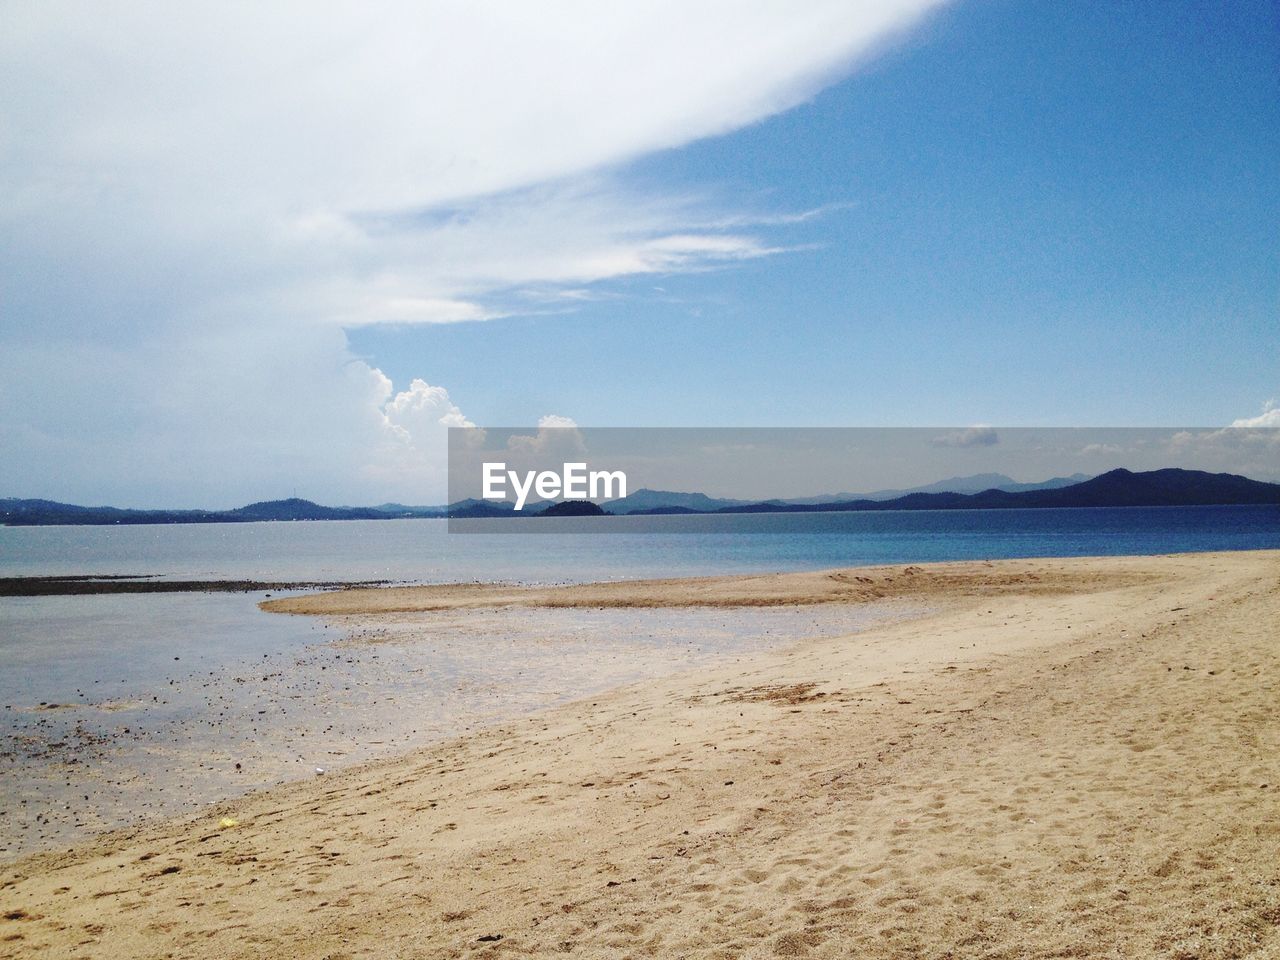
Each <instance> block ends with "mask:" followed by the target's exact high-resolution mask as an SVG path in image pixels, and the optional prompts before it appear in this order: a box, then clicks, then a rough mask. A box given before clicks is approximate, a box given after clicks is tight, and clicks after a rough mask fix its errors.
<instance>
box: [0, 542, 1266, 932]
mask: <svg viewBox="0 0 1280 960" xmlns="http://www.w3.org/2000/svg"><path fill="white" fill-rule="evenodd" d="M943 568H946V569H943ZM876 569H878V570H879V571H880V572H878V573H874V574H869V573H868V572H867V569H863V570H858V571H842V572H840V573H850V574H853V576H854V577H855V579H854V580H853V581H852V582H850V581H849V580H847V579H831V577H832V575H833V572H832V571H824V572H823V573H822V574H795V575H778V576H776V577H741V578H706V579H699V580H696V581H664V582H647V583H645V584H643V585H639V586H637V584H636V582H634V581H631V582H625V583H622V584H606V585H596V586H594V587H593V586H586V587H569V588H554V589H552V590H547V589H544V588H533V589H532V590H531V591H528V592H527V595H526V602H528V599H529V598H530V597H533V596H534V595H535V594H538V593H539V591H540V592H541V596H540V599H539V600H538V602H540V603H543V604H544V605H546V606H548V607H567V608H570V609H572V608H574V607H583V608H585V607H592V606H597V607H598V606H600V605H602V604H604V605H608V604H613V605H616V606H618V607H626V606H639V605H641V604H640V603H639V602H638V598H637V597H636V596H634V595H629V594H628V591H633V592H634V591H636V590H639V591H642V592H644V593H648V594H652V593H654V592H655V591H657V592H660V593H661V594H662V595H663V596H662V597H659V598H658V599H659V600H660V602H659V603H656V604H655V603H654V602H652V601H651V602H650V603H648V604H645V605H648V606H654V605H659V606H690V605H707V604H708V603H709V604H710V605H713V606H714V605H716V604H729V603H730V602H731V601H733V600H734V599H735V598H736V600H737V601H738V604H739V605H743V603H744V602H745V605H746V606H752V605H767V604H778V605H780V604H783V603H785V602H786V601H785V600H784V599H783V598H784V597H785V596H786V595H788V594H790V595H791V596H792V597H793V599H792V601H791V602H792V603H799V604H812V603H815V602H827V603H830V602H837V603H857V602H865V600H867V599H871V597H869V596H866V593H867V592H874V591H880V592H882V593H884V592H889V591H891V590H893V589H895V588H894V584H899V581H904V583H901V584H899V589H901V590H902V593H901V594H900V595H901V596H904V597H905V596H913V597H914V596H933V597H934V598H935V599H936V600H937V602H938V605H939V609H938V612H936V613H934V614H931V615H928V616H925V617H923V618H919V619H912V620H907V621H903V622H899V623H893V624H888V625H883V626H876V627H873V628H871V629H869V630H868V631H866V632H865V633H862V634H858V635H856V636H854V637H853V638H825V639H812V640H807V641H802V642H800V643H797V644H788V645H786V647H785V648H784V649H777V650H772V651H769V652H765V653H759V654H752V655H747V656H743V657H741V658H739V659H738V660H736V661H735V662H733V663H728V664H713V665H711V666H707V667H700V668H697V669H695V670H693V671H690V672H685V673H680V674H676V675H673V676H670V677H666V678H662V679H658V680H653V681H645V682H642V683H641V684H638V685H634V686H631V687H623V688H620V689H616V690H613V691H610V692H608V693H604V694H600V695H598V696H595V695H593V697H592V698H591V699H590V700H588V701H576V702H574V703H570V704H567V705H564V706H560V707H556V708H554V709H552V710H549V711H543V712H540V713H537V714H534V715H531V716H529V717H526V718H522V719H521V720H518V721H510V722H506V723H503V724H500V725H499V726H497V727H494V728H491V729H489V730H485V731H481V732H479V733H475V734H472V735H469V736H467V737H464V738H462V739H460V740H454V741H448V742H445V743H441V744H436V745H433V746H429V747H425V748H422V749H419V750H415V751H414V752H412V753H410V754H407V755H405V756H402V757H399V758H394V759H389V760H380V761H376V762H374V763H372V764H369V765H366V766H360V767H354V768H351V769H349V770H347V771H343V772H342V773H339V774H336V775H334V776H331V777H325V778H322V779H316V780H310V781H301V782H296V783H293V784H289V785H286V786H284V787H280V788H277V789H274V790H270V791H267V792H263V793H257V794H250V795H248V796H246V797H243V798H240V799H238V800H236V801H233V802H230V803H227V804H222V805H219V806H217V807H215V808H213V809H212V810H207V811H201V813H200V814H197V815H195V816H192V817H187V818H183V819H181V820H177V821H169V822H165V823H160V824H148V825H144V826H142V827H139V828H136V829H133V830H126V831H118V832H116V833H112V834H108V835H106V836H103V837H100V838H98V839H96V840H94V841H91V842H89V843H87V844H84V845H81V846H78V847H76V848H73V849H72V850H69V851H65V852H62V853H48V854H38V855H35V856H33V857H28V858H25V859H23V860H21V861H18V862H17V863H15V864H11V865H8V866H6V867H3V868H0V905H2V906H3V907H4V909H5V911H7V913H6V916H7V917H9V916H10V915H12V914H15V913H16V914H20V916H17V917H15V918H11V919H8V920H6V921H4V922H3V923H0V956H15V957H17V956H34V955H38V954H39V953H40V952H41V951H42V950H54V951H71V950H72V949H73V947H75V948H78V950H79V952H80V953H81V954H83V955H85V956H108V955H109V956H148V955H155V954H157V953H163V952H165V951H173V952H177V953H180V954H182V955H184V956H193V957H195V956H228V955H232V956H234V955H240V954H250V953H251V954H253V955H260V956H280V957H284V956H301V957H322V956H327V955H343V954H349V955H356V953H358V952H360V950H372V951H373V952H374V953H378V954H395V953H397V952H398V951H404V950H408V949H410V948H411V946H412V949H418V950H421V949H429V951H430V952H431V954H432V955H441V956H470V955H473V954H474V955H498V954H499V953H500V952H502V951H504V950H505V951H508V952H509V951H515V952H516V953H517V954H522V955H523V954H527V955H535V956H540V955H548V956H550V955H559V954H561V953H563V952H564V950H565V945H566V944H568V945H569V947H568V949H569V950H570V951H571V952H578V951H582V952H584V954H585V955H591V956H625V955H629V953H631V952H635V950H636V949H638V946H639V945H642V944H643V945H647V947H648V950H647V952H650V953H653V954H654V955H657V956H675V955H687V956H707V957H711V956H724V955H740V954H741V955H755V954H757V953H758V954H760V955H796V956H798V955H814V956H846V955H849V954H850V952H853V953H855V954H857V955H866V956H899V955H902V954H903V953H911V952H917V953H940V952H942V948H943V947H944V946H948V945H950V946H956V945H960V946H957V947H956V948H957V949H960V950H962V951H968V952H982V951H988V952H993V951H996V950H997V949H998V948H1000V947H1001V945H1003V946H1004V948H1005V949H1010V948H1012V946H1013V945H1014V944H1018V943H1022V944H1025V946H1024V947H1023V948H1020V949H1021V950H1022V952H1021V953H1019V954H1018V955H1028V956H1048V955H1050V949H1051V947H1052V949H1054V950H1061V949H1063V948H1064V947H1066V946H1070V945H1071V944H1072V943H1075V944H1077V946H1078V947H1079V949H1080V950H1083V951H1085V952H1084V953H1077V954H1075V955H1094V954H1095V953H1098V952H1102V947H1103V946H1104V945H1107V944H1110V946H1109V947H1108V949H1119V947H1118V946H1117V945H1119V944H1124V945H1125V949H1123V950H1122V951H1121V952H1122V953H1123V954H1124V955H1127V956H1155V955H1169V953H1171V952H1174V949H1175V948H1178V949H1183V948H1184V947H1185V948H1186V949H1190V946H1187V945H1194V944H1196V943H1199V944H1201V945H1202V946H1203V947H1204V948H1205V949H1208V948H1209V947H1214V948H1215V949H1219V948H1221V949H1225V948H1226V947H1228V946H1232V947H1233V948H1235V947H1242V946H1245V945H1248V946H1249V947H1250V949H1253V948H1254V947H1257V946H1260V945H1263V944H1268V943H1269V944H1272V945H1274V944H1275V943H1276V937H1277V933H1276V931H1277V929H1278V928H1277V926H1276V924H1275V922H1274V921H1271V920H1268V919H1267V918H1268V917H1271V916H1272V913H1274V914H1275V917H1276V918H1277V919H1280V877H1277V876H1276V874H1275V870H1274V864H1275V862H1277V854H1280V830H1277V829H1275V828H1274V823H1273V821H1274V810H1275V809H1276V807H1277V805H1280V792H1278V787H1280V768H1278V764H1280V760H1277V757H1280V751H1277V750H1276V749H1275V748H1276V747H1277V746H1280V731H1278V730H1277V723H1276V720H1275V717H1274V712H1273V709H1269V708H1268V707H1267V706H1266V705H1267V704H1268V703H1274V701H1273V699H1272V698H1273V697H1274V695H1275V691H1276V689H1277V686H1276V682H1277V680H1280V676H1278V671H1277V663H1276V651H1274V649H1273V647H1274V644H1273V643H1271V644H1268V640H1269V637H1268V636H1267V631H1268V630H1269V629H1272V626H1271V625H1274V623H1276V622H1278V621H1277V619H1276V617H1277V615H1278V614H1280V588H1278V587H1277V577H1276V574H1277V571H1278V570H1280V553H1277V552H1276V551H1257V552H1238V553H1235V552H1232V553H1219V554H1176V555H1170V556H1164V557H1123V558H1115V557H1107V558H1095V559H1087V560H1074V559H1073V560H1054V561H1039V560H1037V561H1024V560H1016V561H991V562H986V561H977V562H965V563H955V564H943V565H930V566H928V567H921V568H919V572H917V573H913V574H906V573H904V572H902V568H901V567H899V568H896V569H897V570H898V571H899V572H898V573H897V574H893V573H890V572H887V570H886V568H876ZM966 569H967V571H968V572H967V573H966V572H965V570H966ZM991 571H994V573H992V572H991ZM857 576H862V577H865V578H867V579H870V580H871V581H872V582H871V583H870V584H867V583H862V582H860V581H858V580H856V577H857ZM823 577H826V578H827V579H826V580H825V581H824V580H822V579H821V578H823ZM888 577H892V579H891V580H888V579H886V578H888ZM729 581H734V582H733V583H730V582H729ZM748 584H749V586H748ZM393 589H394V588H393ZM412 589H415V590H416V589H422V588H412ZM425 589H428V590H429V591H431V592H430V593H429V594H427V595H423V594H419V595H418V600H419V601H420V602H422V601H423V598H424V596H425V597H426V602H428V603H429V604H432V605H433V606H428V607H425V608H423V607H421V606H419V607H418V608H416V609H430V610H435V609H438V608H439V604H442V603H443V604H446V607H445V608H446V609H455V610H469V609H474V608H475V607H476V606H484V605H485V604H484V603H483V602H477V601H478V600H479V597H478V595H477V593H476V591H475V589H474V588H457V587H455V588H445V589H452V590H453V591H454V593H453V594H451V595H445V594H443V593H442V592H441V589H439V588H425ZM502 589H503V590H504V591H506V592H505V593H503V594H501V595H498V594H495V593H494V592H493V591H489V592H488V594H487V595H486V596H485V598H484V599H486V600H490V601H496V602H498V603H500V604H507V603H518V602H519V601H518V600H511V599H510V597H509V594H510V593H512V592H516V591H512V590H511V588H502ZM481 592H483V591H481ZM894 595H895V596H897V595H899V594H894ZM319 596H320V598H321V599H323V598H336V597H342V594H322V595H319ZM817 597H826V598H827V599H826V600H824V601H818V600H815V599H814V598H817ZM833 597H834V598H836V599H834V600H832V599H831V598H833ZM696 598H701V600H702V601H705V603H699V602H698V600H697V599H696ZM287 599H288V600H302V599H306V598H287ZM752 599H755V600H756V601H757V603H755V604H752V603H751V602H750V601H751V600H752ZM880 599H884V597H880ZM368 601H369V597H368V596H367V595H362V596H361V597H360V600H359V603H360V605H361V606H360V609H362V610H364V611H365V612H364V613H363V614H360V615H362V616H370V615H371V614H372V611H371V609H370V606H371V605H370V603H369V602H368ZM331 602H338V603H347V604H350V603H351V602H352V597H351V596H346V597H345V598H344V599H343V600H341V601H331ZM403 602H406V601H405V600H404V598H403V597H397V598H394V599H393V600H392V602H391V604H390V605H391V606H394V605H395V604H396V603H403ZM488 605H489V606H493V605H494V604H493V603H490V604H488ZM374 606H376V605H374ZM381 609H382V612H383V614H384V615H392V616H394V615H396V614H391V613H390V612H389V611H388V610H387V609H386V606H385V605H384V607H383V608H381ZM317 612H319V611H317ZM323 612H324V613H330V614H331V611H329V610H326V611H323ZM331 615H332V614H331ZM348 615H351V614H348ZM1246 734H1247V736H1246ZM1242 737H1243V739H1241V738H1242ZM1064 769H1065V770H1066V774H1064V773H1063V770H1064ZM1268 811H1270V812H1268ZM1153 815H1154V816H1156V817H1157V819H1160V820H1161V821H1162V822H1160V823H1158V824H1156V825H1154V826H1153V824H1152V822H1151V821H1152V817H1153ZM223 816H225V817H229V818H231V819H234V820H236V821H237V823H236V825H235V826H233V827H227V828H220V827H219V825H218V824H219V819H220V817H223ZM1268 824H1271V826H1270V827H1269V826H1268ZM1156 827H1158V829H1156ZM64 888H66V889H64ZM250 890H252V891H253V892H252V895H251V896H250V897H249V900H251V901H253V902H252V903H246V902H245V901H244V899H243V894H247V893H248V891H250ZM1121 890H1123V892H1124V896H1123V897H1120V896H1119V894H1118V893H1117V891H1121ZM184 904H185V906H184ZM192 907H199V908H200V909H192ZM303 913H305V914H306V916H305V917H304V916H303ZM14 936H16V937H18V939H5V938H6V937H14ZM1197 937H1198V938H1200V939H1199V940H1196V938H1197ZM972 938H977V939H972ZM1214 938H1216V940H1215V939H1214ZM1251 938H1252V939H1251ZM966 943H967V944H968V945H969V946H968V947H964V946H963V945H964V944H966ZM1179 945H1183V946H1179ZM1215 945H1216V946H1215ZM726 951H727V953H726ZM1057 955H1062V954H1061V953H1059V954H1057ZM1187 955H1194V954H1191V953H1188V954H1187ZM1237 955H1240V954H1237Z"/></svg>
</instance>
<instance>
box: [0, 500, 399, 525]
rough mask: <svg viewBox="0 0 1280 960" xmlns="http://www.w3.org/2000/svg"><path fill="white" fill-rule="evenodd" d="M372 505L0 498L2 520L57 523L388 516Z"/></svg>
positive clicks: (369, 517) (9, 521)
mask: <svg viewBox="0 0 1280 960" xmlns="http://www.w3.org/2000/svg"><path fill="white" fill-rule="evenodd" d="M389 516H390V514H386V513H382V512H381V511H378V510H375V509H373V508H372V507H322V506H320V504H318V503H312V502H311V501H310V500H301V499H299V498H297V497H291V498H290V499H288V500H263V501H260V502H258V503H251V504H249V505H248V506H244V507H238V508H236V509H235V510H128V509H122V508H120V507H81V506H76V505H75V504H70V503H58V502H57V501H55V500H18V499H7V500H0V523H4V524H7V525H9V526H32V525H55V524H62V525H65V524H94V525H102V524H139V523H252V522H255V521H261V520H386V519H388V517H389Z"/></svg>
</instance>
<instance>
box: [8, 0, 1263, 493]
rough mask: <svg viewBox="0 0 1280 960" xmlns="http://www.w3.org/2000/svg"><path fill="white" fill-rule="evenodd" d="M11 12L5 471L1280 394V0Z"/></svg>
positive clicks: (1235, 416) (401, 466) (1177, 408)
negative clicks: (463, 438)
mask: <svg viewBox="0 0 1280 960" xmlns="http://www.w3.org/2000/svg"><path fill="white" fill-rule="evenodd" d="M0 24H3V29H0V250H3V251H4V254H3V256H2V257H0V412H2V413H3V416H2V417H0V496H22V497H49V498H52V499H60V500H68V501H72V502H80V503H112V504H116V505H121V506H201V507H227V506H234V505H237V504H240V503H244V502H248V501H251V500H258V499H269V498H275V497H281V496H288V495H290V494H292V493H294V492H295V491H296V492H297V493H298V494H299V495H301V496H306V497H309V498H310V499H314V500H317V501H320V502H327V503H377V502H382V501H387V500H398V501H401V502H410V503H430V502H437V501H438V500H439V498H440V495H441V494H442V492H443V489H444V480H445V475H446V474H445V443H444V437H445V432H446V429H447V428H448V427H449V426H459V425H467V424H478V425H481V426H490V427H498V426H530V427H532V426H535V425H537V424H538V423H539V422H546V423H558V422H565V421H572V422H574V423H577V424H581V425H587V426H608V427H616V426H630V427H647V426H698V427H715V426H760V427H766V426H947V425H972V424H998V425H1004V426H1011V427H1016V426H1180V425H1186V426H1202V427H1215V428H1216V427H1223V426H1228V425H1230V424H1233V423H1240V424H1254V425H1267V424H1272V425H1280V409H1277V407H1276V405H1275V401H1276V400H1277V399H1278V398H1280V336H1278V334H1280V13H1277V10H1276V8H1275V6H1274V4H1272V3H1270V2H1269V0H1260V2H1251V0H1240V2H1237V3H1233V4H1230V5H1222V4H1216V3H1208V2H1204V3H1190V2H1178V0H1159V2H1154V0H1153V2H1138V0H1130V2H1118V3H1108V4H1093V3H1060V4H1045V3H1037V2H1030V0H1026V2H1022V0H952V2H941V0H878V2H864V3H856V2H850V0H839V2H836V0H830V2H828V0H808V2H806V3H803V4H796V3H784V2H727V0H726V2H709V0H704V2H692V3H691V2H684V3H676V2H665V3H664V2H657V0H655V2H647V3H643V4H641V3H618V4H591V3H586V2H570V0H563V2H550V0H545V2H537V3H528V4H473V3H462V2H418V3H398V2H389V3H382V4H378V5H376V6H374V5H367V4H364V5H357V4H354V3H335V4H326V5H324V7H323V8H317V7H315V6H314V5H312V4H305V3H279V4H272V5H269V6H267V7H263V6H262V5H255V4H249V3H218V4H200V3H191V4H183V5H181V7H176V6H174V5H172V4H163V3H147V2H141V0H137V2H131V3H113V2H104V3H102V4H95V5H94V6H93V8H92V11H91V12H90V13H86V8H85V7H84V6H83V5H81V4H76V3H70V2H60V0H47V2H43V3H40V4H30V3H24V2H20V0H0ZM548 417H558V418H564V421H561V420H546V419H545V418H548ZM1018 479H1025V480H1035V479H1042V478H1039V477H1019V478H1018Z"/></svg>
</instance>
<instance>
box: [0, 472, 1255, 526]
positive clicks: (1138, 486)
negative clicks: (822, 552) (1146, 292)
mask: <svg viewBox="0 0 1280 960" xmlns="http://www.w3.org/2000/svg"><path fill="white" fill-rule="evenodd" d="M1079 476H1083V475H1081V474H1077V475H1076V477H1079ZM1076 477H1057V478H1054V479H1053V480H1047V481H1044V482H1043V483H1032V484H1025V483H1017V482H1016V481H1013V480H1010V479H1009V478H1008V477H1005V476H1004V475H1003V474H979V475H977V477H955V478H952V479H950V480H943V481H939V482H938V483H936V484H929V485H928V486H927V487H918V488H915V489H914V490H911V491H908V492H903V493H899V492H898V491H877V492H876V493H873V494H864V495H862V496H855V497H852V498H850V499H830V500H828V499H826V498H824V497H814V498H809V499H805V500H789V501H783V500H764V501H755V502H752V501H743V500H724V499H719V498H715V497H708V496H706V495H705V494H701V493H676V492H671V491H656V490H637V491H636V492H635V493H634V494H632V495H630V496H628V497H625V498H622V499H619V500H613V501H611V502H609V503H606V504H603V505H602V507H603V509H602V510H599V511H597V510H596V509H595V508H586V507H582V508H580V509H579V508H574V507H565V506H564V505H557V504H550V505H545V504H536V505H533V507H534V509H532V510H529V509H526V510H524V511H521V512H519V513H517V512H515V511H514V510H513V509H512V508H511V505H510V504H508V503H492V502H489V501H485V500H461V501H458V502H456V503H453V504H450V505H448V506H439V507H409V506H405V505H404V504H398V503H388V504H382V505H380V506H378V507H325V506H321V505H320V504H317V503H312V502H311V501H310V500H302V499H299V498H297V497H293V498H290V499H287V500H265V501H261V502H258V503H251V504H248V505H247V506H243V507H238V508H236V509H234V510H131V509H122V508H119V507H82V506H76V505H74V504H67V503H58V502H57V501H53V500H23V499H16V498H9V499H0V524H4V525H9V526H31V525H53V524H139V523H247V522H255V521H264V520H389V519H397V518H434V519H439V518H442V517H446V516H451V517H513V516H526V517H527V516H540V515H545V514H548V513H549V514H551V515H552V516H566V515H594V514H596V513H609V514H622V513H627V514H630V515H632V516H636V515H655V514H694V513H697V514H710V513H817V512H823V511H833V512H845V511H862V510H975V509H979V510H981V509H986V510H990V509H1011V508H1019V507H1021V508H1027V507H1157V506H1196V505H1206V506H1212V505H1239V504H1280V484H1276V483H1264V482H1262V481H1259V480H1251V479H1249V478H1248V477H1242V476H1239V475H1237V474H1231V473H1206V472H1204V471H1202V470H1183V469H1179V468H1175V467H1169V468H1166V469H1163V470H1150V471H1146V472H1140V473H1135V472H1133V471H1131V470H1125V469H1123V468H1121V469H1117V470H1112V471H1110V472H1108V473H1104V474H1102V475H1100V476H1097V477H1092V478H1088V479H1081V480H1076ZM980 478H981V480H987V479H998V480H1000V481H1001V482H1002V485H1000V486H991V487H987V488H985V489H981V490H977V491H972V490H971V491H970V492H965V491H964V490H955V489H941V490H940V489H938V488H939V487H944V488H945V487H947V486H963V485H964V484H965V483H970V484H972V483H976V482H979V479H980ZM891 494H897V495H891ZM831 496H833V497H839V496H840V495H835V494H833V495H831Z"/></svg>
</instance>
